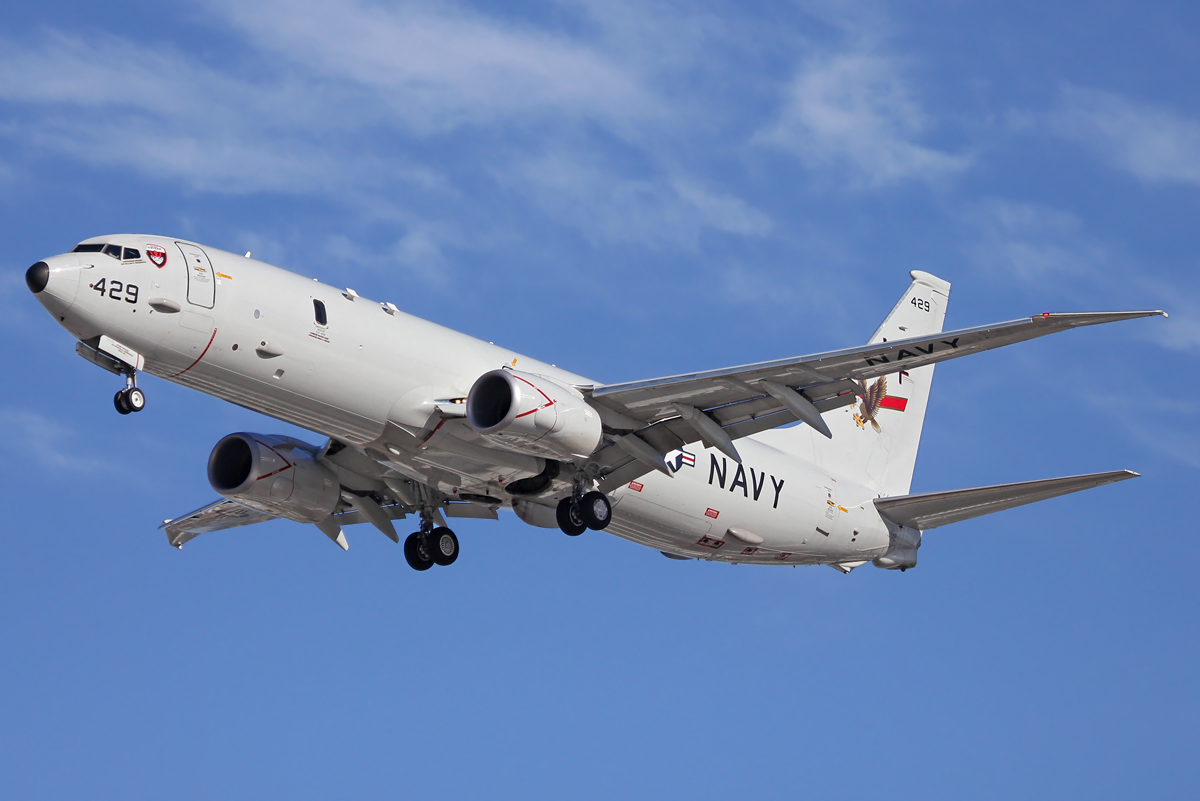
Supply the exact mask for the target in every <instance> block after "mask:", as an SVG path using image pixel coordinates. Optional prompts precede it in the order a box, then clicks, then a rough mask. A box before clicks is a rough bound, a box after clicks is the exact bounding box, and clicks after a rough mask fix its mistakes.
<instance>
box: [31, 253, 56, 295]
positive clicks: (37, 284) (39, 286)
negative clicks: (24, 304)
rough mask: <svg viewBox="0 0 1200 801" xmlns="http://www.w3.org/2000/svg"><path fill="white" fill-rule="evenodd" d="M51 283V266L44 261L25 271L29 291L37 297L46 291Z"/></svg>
mask: <svg viewBox="0 0 1200 801" xmlns="http://www.w3.org/2000/svg"><path fill="white" fill-rule="evenodd" d="M49 282H50V265H49V264H46V262H44V261H39V262H38V263H37V264H35V265H33V266H32V267H30V268H29V269H28V270H26V271H25V283H26V284H27V285H28V286H29V291H30V292H32V293H33V294H35V295H36V294H38V293H39V292H41V291H42V290H43V289H45V288H46V284H48V283H49Z"/></svg>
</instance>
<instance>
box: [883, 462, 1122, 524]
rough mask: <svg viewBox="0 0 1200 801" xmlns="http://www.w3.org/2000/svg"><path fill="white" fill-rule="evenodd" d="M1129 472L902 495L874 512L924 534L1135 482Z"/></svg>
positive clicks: (887, 501)
mask: <svg viewBox="0 0 1200 801" xmlns="http://www.w3.org/2000/svg"><path fill="white" fill-rule="evenodd" d="M1137 477H1138V474H1137V473H1135V472H1133V471H1132V470H1114V471H1113V472H1111V473H1090V474H1088V475H1084V476H1069V477H1067V478H1047V479H1042V480H1040V481H1022V482H1020V483H1018V484H996V485H993V486H990V487H976V488H975V489H961V490H950V491H948V492H925V493H921V494H919V495H901V496H898V497H895V498H877V499H876V500H875V508H876V509H878V510H879V514H881V515H883V516H884V517H886V518H887V519H888V520H891V521H892V522H893V523H897V524H899V525H902V526H908V527H909V528H915V529H917V530H918V531H925V530H927V529H931V528H937V527H938V526H944V525H947V524H949V523H957V522H959V521H961V520H970V519H971V518H972V517H981V516H982V515H990V514H991V513H992V512H999V511H1002V510H1004V509H1012V508H1014V507H1017V506H1024V505H1025V504H1027V503H1034V502H1036V501H1044V500H1046V499H1047V498H1056V497H1058V496H1059V495H1067V494H1069V493H1072V492H1079V491H1080V490H1085V489H1091V488H1092V487H1100V486H1103V485H1105V484H1112V483H1114V482H1116V481H1124V480H1125V479H1127V478H1137Z"/></svg>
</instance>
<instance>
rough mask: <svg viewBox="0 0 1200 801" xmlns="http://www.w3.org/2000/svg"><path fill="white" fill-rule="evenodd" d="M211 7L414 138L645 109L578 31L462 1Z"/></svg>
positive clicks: (625, 75) (300, 0)
mask: <svg viewBox="0 0 1200 801" xmlns="http://www.w3.org/2000/svg"><path fill="white" fill-rule="evenodd" d="M213 8H214V9H215V10H217V11H218V12H219V13H222V14H223V15H224V16H225V17H226V19H227V20H228V21H230V22H231V23H233V24H234V25H235V26H237V27H238V28H239V29H240V30H241V31H242V33H243V35H245V36H246V37H247V38H248V39H250V40H251V41H252V42H254V43H255V44H257V45H258V46H259V47H261V48H262V49H263V50H266V51H268V52H271V53H273V54H274V55H276V56H277V57H281V58H283V59H284V60H286V61H288V62H290V63H291V64H292V65H293V69H297V70H301V71H304V72H307V73H309V74H311V75H315V76H320V77H321V79H322V80H330V79H332V80H338V81H345V82H348V83H351V84H354V85H358V86H361V87H364V88H366V89H369V90H370V92H371V96H372V99H373V101H375V102H383V103H384V104H386V105H387V107H388V109H389V111H390V112H391V114H393V115H395V116H396V117H397V118H398V119H400V120H403V121H404V122H405V124H407V125H408V126H410V127H411V128H413V129H414V130H416V131H418V132H421V133H425V134H428V133H434V132H438V131H444V130H447V129H450V128H454V127H456V126H459V125H463V124H472V123H477V124H479V123H491V122H493V121H495V120H497V119H498V118H499V119H501V120H504V119H511V118H517V117H520V118H522V119H524V120H526V121H527V119H528V117H529V115H530V114H542V115H555V116H562V115H566V116H570V117H575V118H590V119H600V120H607V121H623V120H625V119H627V118H630V117H638V116H643V115H647V114H651V113H653V111H654V109H655V107H656V103H655V102H654V100H653V98H652V96H651V95H650V94H649V93H648V92H647V91H646V89H645V88H644V86H643V85H642V84H641V83H640V82H639V80H638V79H637V77H636V76H635V75H633V74H632V73H631V72H630V71H629V70H627V69H626V68H625V67H624V66H623V65H621V64H620V63H619V62H617V61H615V60H613V59H611V58H609V57H608V56H606V55H605V54H604V53H603V52H601V51H599V50H597V49H596V48H594V47H592V46H590V45H588V44H587V43H586V42H584V41H581V40H580V39H579V38H571V37H567V36H564V35H555V34H552V33H548V32H546V31H542V30H537V29H534V28H531V27H525V26H519V25H515V24H510V23H504V22H501V21H499V20H496V19H494V18H488V17H485V16H483V15H481V14H478V13H476V12H473V11H470V10H467V9H464V8H458V7H453V6H437V5H429V4H423V5H418V4H412V3H402V4H400V5H397V6H393V7H382V6H378V5H371V4H366V3H361V2H343V3H336V4H334V3H328V2H312V1H311V0H264V2H258V3H234V2H219V3H216V4H214V6H213ZM368 113H369V112H368Z"/></svg>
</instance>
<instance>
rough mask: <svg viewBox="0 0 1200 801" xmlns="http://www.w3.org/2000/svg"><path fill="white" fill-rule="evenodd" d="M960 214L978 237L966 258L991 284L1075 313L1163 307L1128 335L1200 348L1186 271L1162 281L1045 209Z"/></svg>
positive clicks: (1195, 294) (1199, 323)
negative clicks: (1161, 314)
mask: <svg viewBox="0 0 1200 801" xmlns="http://www.w3.org/2000/svg"><path fill="white" fill-rule="evenodd" d="M965 216H966V218H967V221H968V223H969V224H971V225H972V226H973V227H975V228H976V230H977V231H978V232H979V236H978V238H977V239H976V241H975V242H974V243H972V244H971V245H970V246H969V247H968V255H969V257H970V258H971V260H972V261H973V262H974V264H975V266H976V267H977V268H978V269H980V270H982V271H983V272H985V273H987V274H988V275H989V276H991V278H992V280H993V282H995V283H998V284H1001V283H1002V284H1016V285H1018V286H1020V287H1022V288H1025V289H1028V290H1030V291H1031V293H1032V294H1033V295H1035V296H1036V297H1038V298H1042V299H1046V298H1050V299H1054V300H1056V301H1062V300H1066V301H1068V302H1070V303H1071V304H1072V306H1073V307H1074V309H1076V310H1083V309H1085V308H1086V307H1088V306H1092V307H1093V308H1095V309H1100V310H1106V309H1110V308H1119V309H1144V310H1152V309H1165V310H1166V311H1167V312H1169V313H1170V315H1171V316H1170V319H1169V320H1166V321H1163V320H1160V319H1157V318H1156V319H1153V320H1148V321H1146V322H1144V323H1139V324H1138V327H1137V328H1131V329H1130V332H1131V334H1130V335H1131V336H1133V337H1138V338H1141V339H1143V340H1149V341H1152V342H1154V343H1156V344H1158V345H1160V346H1162V347H1165V348H1168V349H1170V350H1176V351H1190V350H1197V349H1200V302H1197V301H1196V300H1195V299H1196V298H1200V285H1197V282H1196V280H1195V279H1193V278H1190V277H1188V274H1187V273H1180V272H1178V271H1176V272H1175V274H1174V275H1173V276H1171V277H1167V273H1168V271H1166V270H1164V269H1162V268H1161V267H1159V266H1156V265H1152V264H1146V263H1145V262H1143V261H1142V260H1139V259H1137V258H1136V257H1134V256H1131V255H1129V254H1126V253H1124V252H1122V250H1121V249H1120V248H1119V247H1118V246H1116V245H1114V244H1111V243H1109V242H1107V241H1106V240H1105V239H1104V238H1103V237H1100V236H1097V235H1095V234H1093V233H1091V232H1089V231H1088V230H1087V229H1086V226H1085V225H1084V224H1083V222H1082V221H1081V220H1080V219H1079V218H1078V217H1076V216H1075V215H1074V214H1071V213H1070V212H1067V211H1063V210H1062V209H1057V208H1054V207H1052V206H1047V205H1044V204H1038V203H1020V202H1015V201H1011V200H1001V199H992V200H989V201H986V202H984V203H982V204H979V205H978V206H976V207H975V208H974V209H973V210H972V211H971V212H969V213H968V214H966V215H965ZM1114 298H1118V299H1120V300H1119V301H1117V302H1115V303H1114V300H1113V299H1114ZM1064 310H1069V309H1064Z"/></svg>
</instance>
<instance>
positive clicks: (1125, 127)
mask: <svg viewBox="0 0 1200 801" xmlns="http://www.w3.org/2000/svg"><path fill="white" fill-rule="evenodd" d="M1050 125H1051V130H1052V131H1053V132H1054V133H1055V134H1057V135H1058V136H1061V137H1063V138H1065V139H1068V140H1071V141H1073V142H1078V143H1079V144H1081V145H1083V146H1084V147H1086V148H1088V149H1089V150H1091V151H1093V152H1094V153H1095V154H1097V155H1098V156H1099V157H1100V158H1102V159H1104V160H1106V161H1108V162H1109V163H1110V164H1112V165H1113V166H1114V167H1116V168H1118V169H1121V170H1125V171H1126V172H1128V173H1130V174H1132V175H1133V176H1135V177H1136V178H1138V179H1139V180H1142V181H1146V182H1148V183H1159V182H1165V183H1185V184H1195V185H1200V121H1197V120H1195V119H1190V118H1188V117H1185V116H1182V115H1180V114H1177V113H1176V112H1173V111H1171V110H1170V109H1167V108H1163V107H1160V106H1155V105H1150V104H1147V103H1137V102H1134V101H1132V100H1129V99H1127V98H1124V97H1122V96H1120V95H1116V94H1112V93H1109V92H1102V91H1099V90H1095V89H1083V88H1079V87H1076V86H1065V87H1063V90H1062V105H1061V107H1060V108H1059V109H1058V110H1057V111H1055V112H1054V113H1053V114H1051V116H1050Z"/></svg>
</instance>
